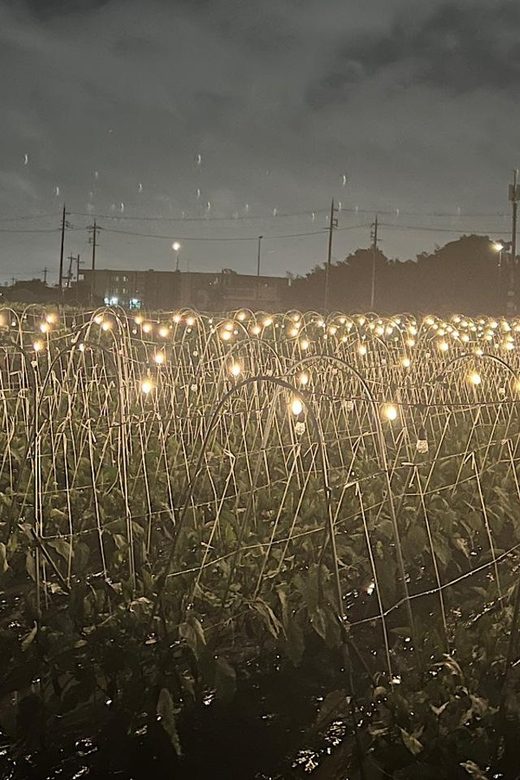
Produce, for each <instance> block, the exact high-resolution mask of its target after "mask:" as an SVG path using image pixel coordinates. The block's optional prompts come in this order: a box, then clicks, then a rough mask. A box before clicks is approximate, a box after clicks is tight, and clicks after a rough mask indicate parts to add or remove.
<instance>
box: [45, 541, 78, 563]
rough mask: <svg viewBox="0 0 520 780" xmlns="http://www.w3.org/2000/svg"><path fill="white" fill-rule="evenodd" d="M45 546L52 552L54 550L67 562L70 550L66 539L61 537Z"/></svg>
mask: <svg viewBox="0 0 520 780" xmlns="http://www.w3.org/2000/svg"><path fill="white" fill-rule="evenodd" d="M47 545H48V546H49V547H51V548H52V549H53V550H56V552H57V553H58V555H61V557H62V558H64V559H65V560H66V561H68V560H69V557H70V556H71V553H72V550H71V547H70V544H69V542H68V541H67V540H66V539H63V538H61V537H60V538H59V539H53V540H52V541H50V542H47Z"/></svg>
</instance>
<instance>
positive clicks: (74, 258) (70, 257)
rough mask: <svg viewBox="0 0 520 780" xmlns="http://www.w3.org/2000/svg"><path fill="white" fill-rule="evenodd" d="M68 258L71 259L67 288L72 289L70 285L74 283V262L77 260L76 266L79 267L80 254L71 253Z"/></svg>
mask: <svg viewBox="0 0 520 780" xmlns="http://www.w3.org/2000/svg"><path fill="white" fill-rule="evenodd" d="M67 260H68V261H69V270H68V272H67V289H70V286H71V284H72V276H73V274H72V264H73V263H74V261H76V268H77V267H78V263H79V255H77V256H74V255H69V256H68V258H67Z"/></svg>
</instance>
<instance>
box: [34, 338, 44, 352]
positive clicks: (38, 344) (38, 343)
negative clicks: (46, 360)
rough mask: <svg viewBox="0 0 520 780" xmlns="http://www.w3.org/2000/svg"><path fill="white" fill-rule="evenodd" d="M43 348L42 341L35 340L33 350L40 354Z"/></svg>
mask: <svg viewBox="0 0 520 780" xmlns="http://www.w3.org/2000/svg"><path fill="white" fill-rule="evenodd" d="M43 347H44V344H43V341H40V340H39V339H38V340H36V341H35V342H34V344H33V349H34V351H35V352H40V351H41V350H42V349H43Z"/></svg>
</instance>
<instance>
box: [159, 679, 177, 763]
mask: <svg viewBox="0 0 520 780" xmlns="http://www.w3.org/2000/svg"><path fill="white" fill-rule="evenodd" d="M157 719H158V720H159V721H160V724H161V726H162V727H163V729H164V730H165V731H166V733H167V734H168V736H169V737H170V741H171V743H172V746H173V749H174V750H175V752H176V753H177V755H178V756H182V748H181V742H180V739H179V734H178V732H177V724H176V721H175V708H174V706H173V699H172V696H171V693H170V691H169V690H168V689H167V688H161V691H160V693H159V698H158V699H157Z"/></svg>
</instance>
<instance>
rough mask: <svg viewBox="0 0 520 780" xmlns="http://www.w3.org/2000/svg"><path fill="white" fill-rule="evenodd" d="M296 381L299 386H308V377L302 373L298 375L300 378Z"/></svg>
mask: <svg viewBox="0 0 520 780" xmlns="http://www.w3.org/2000/svg"><path fill="white" fill-rule="evenodd" d="M298 380H299V382H300V384H301V385H303V386H305V385H307V384H309V375H308V374H306V373H305V372H304V373H303V374H300V376H299V377H298Z"/></svg>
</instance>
